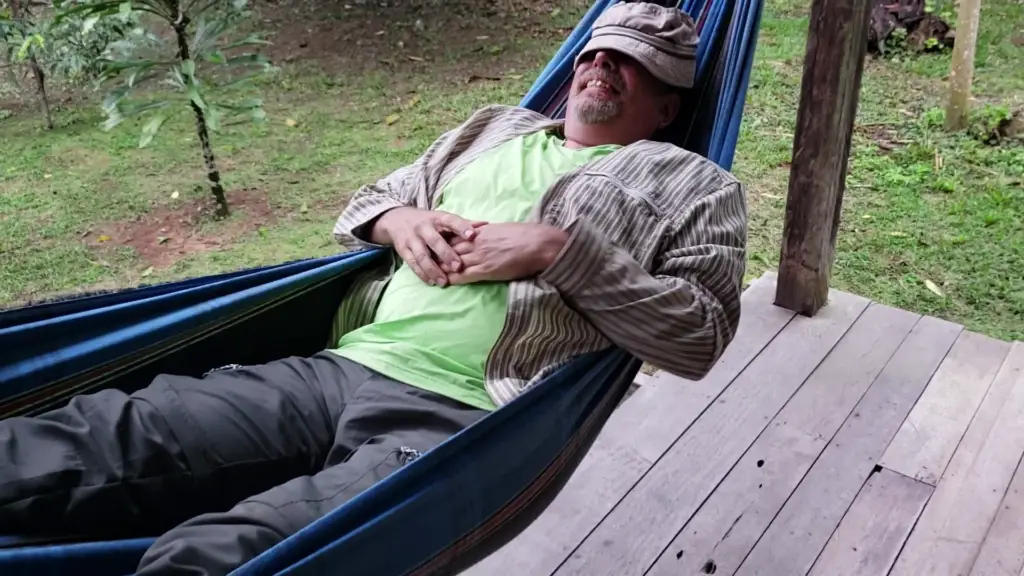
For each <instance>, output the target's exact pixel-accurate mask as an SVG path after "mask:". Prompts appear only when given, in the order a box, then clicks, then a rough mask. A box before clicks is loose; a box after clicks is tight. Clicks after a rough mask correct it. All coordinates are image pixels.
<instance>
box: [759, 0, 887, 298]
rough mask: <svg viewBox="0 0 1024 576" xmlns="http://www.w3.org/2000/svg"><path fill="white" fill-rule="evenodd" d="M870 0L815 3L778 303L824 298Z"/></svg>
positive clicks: (802, 88) (834, 0) (838, 215)
mask: <svg viewBox="0 0 1024 576" xmlns="http://www.w3.org/2000/svg"><path fill="white" fill-rule="evenodd" d="M870 9H871V0H814V3H813V4H812V6H811V18H810V30H809V32H808V36H807V49H806V56H805V57H804V71H803V80H802V83H801V87H800V105H799V108H798V109H797V114H796V133H795V136H794V139H793V160H792V167H791V168H790V173H789V195H788V198H787V200H786V218H785V224H784V227H783V235H782V257H781V260H780V263H779V282H778V291H777V293H776V297H775V303H776V304H778V305H779V306H784V307H786V308H788V309H790V310H795V311H797V312H800V313H801V314H807V315H814V314H816V313H817V311H818V310H819V309H820V308H821V306H822V305H823V304H824V303H825V297H826V296H827V295H828V279H829V274H830V272H831V267H832V261H833V260H834V258H835V247H836V233H837V231H838V230H839V218H840V213H841V211H842V204H843V188H844V186H845V182H846V168H847V162H848V160H849V157H850V142H851V138H852V135H853V122H854V118H855V116H856V114H857V98H858V95H859V93H860V84H861V76H862V73H863V70H864V53H865V50H866V48H867V43H866V42H865V41H864V38H866V37H867V27H868V14H869V11H870Z"/></svg>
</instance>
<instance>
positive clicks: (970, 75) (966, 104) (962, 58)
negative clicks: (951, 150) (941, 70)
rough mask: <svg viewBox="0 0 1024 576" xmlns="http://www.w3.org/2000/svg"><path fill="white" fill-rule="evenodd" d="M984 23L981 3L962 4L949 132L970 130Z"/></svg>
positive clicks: (974, 0) (951, 84) (951, 75)
mask: <svg viewBox="0 0 1024 576" xmlns="http://www.w3.org/2000/svg"><path fill="white" fill-rule="evenodd" d="M980 21H981V0H960V10H959V11H958V12H957V17H956V41H955V42H954V43H953V64H952V66H950V71H949V104H948V105H947V106H946V128H947V129H949V130H963V129H964V128H966V127H967V117H968V114H969V113H970V110H971V107H970V99H971V84H972V83H973V81H974V52H975V47H976V46H977V44H978V24H979V22H980Z"/></svg>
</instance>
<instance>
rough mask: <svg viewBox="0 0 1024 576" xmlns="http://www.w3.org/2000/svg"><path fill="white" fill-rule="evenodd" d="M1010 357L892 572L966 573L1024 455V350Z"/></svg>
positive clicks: (900, 575) (898, 575) (905, 575)
mask: <svg viewBox="0 0 1024 576" xmlns="http://www.w3.org/2000/svg"><path fill="white" fill-rule="evenodd" d="M989 347H990V348H992V349H993V350H1002V351H1003V352H1004V354H1003V356H1004V357H1005V359H1006V361H1005V362H1001V367H1000V365H999V364H996V368H995V370H998V371H999V373H998V375H997V376H996V377H995V380H994V381H993V382H992V385H991V387H990V388H989V390H988V393H987V394H986V395H985V401H984V402H982V404H981V407H980V408H979V409H978V412H977V414H976V415H975V417H974V419H973V420H972V421H971V425H970V427H969V428H968V429H967V432H966V433H965V434H964V436H963V441H962V442H960V445H959V447H957V449H956V452H955V453H954V455H953V459H952V460H951V461H950V463H949V467H948V468H947V469H946V471H945V473H944V474H943V475H942V478H941V479H940V480H939V484H938V486H937V488H936V489H935V494H934V495H933V496H932V498H931V500H930V501H929V502H928V506H927V507H926V508H925V510H924V513H923V514H921V520H920V521H919V522H918V523H917V527H916V528H914V533H913V534H911V536H910V539H909V540H908V541H907V545H906V547H905V548H904V550H903V553H902V554H900V559H899V561H898V562H897V563H896V566H895V567H894V568H893V571H892V576H909V575H911V574H921V575H922V576H924V575H928V576H930V575H932V574H967V573H968V572H970V570H971V566H972V565H973V564H974V559H975V558H976V557H977V555H978V551H979V550H980V549H981V543H982V541H983V540H984V539H985V534H986V533H987V532H988V528H989V526H990V525H991V524H992V520H993V519H995V516H996V512H997V511H998V510H999V503H1000V502H1001V501H1002V499H1003V495H1004V494H1006V489H1007V487H1008V486H1009V485H1010V480H1011V479H1012V478H1013V472H1014V470H1015V469H1016V468H1017V464H1018V463H1019V462H1020V459H1021V455H1022V454H1024V378H1022V377H1021V372H1022V370H1024V349H1022V348H1021V347H1019V346H1015V347H1014V354H1012V355H1010V356H1006V355H1005V352H1006V351H1007V350H1009V348H1010V345H1009V343H1007V342H999V341H996V340H992V341H990V342H989Z"/></svg>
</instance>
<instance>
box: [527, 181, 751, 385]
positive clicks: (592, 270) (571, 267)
mask: <svg viewBox="0 0 1024 576" xmlns="http://www.w3.org/2000/svg"><path fill="white" fill-rule="evenodd" d="M746 227H747V222H746V201H745V198H744V195H743V189H742V187H741V186H740V185H739V184H738V183H730V184H727V185H726V186H724V187H722V188H720V189H718V190H716V191H715V192H713V193H710V194H708V195H706V196H704V197H702V198H701V199H700V200H698V201H697V202H695V203H694V204H693V205H692V206H690V208H689V209H688V211H687V213H686V214H685V215H684V216H683V217H682V218H681V219H680V220H679V221H677V224H676V226H675V227H674V231H673V232H672V233H671V234H670V236H669V238H667V240H666V242H665V248H664V249H663V250H662V251H661V252H660V254H659V255H658V256H657V257H656V259H655V270H654V273H653V274H652V273H650V272H648V271H647V270H645V269H644V267H642V266H641V265H640V264H639V263H638V262H636V260H634V259H633V257H632V256H631V255H630V254H629V253H628V252H627V251H625V250H623V249H622V248H619V247H618V246H616V245H614V244H612V243H611V242H610V241H609V240H608V238H607V237H606V236H605V235H604V234H603V233H602V232H601V231H600V230H599V229H598V228H596V227H595V226H594V225H593V224H592V223H590V222H589V221H587V220H585V219H580V220H576V221H575V222H573V223H572V224H571V225H570V226H569V228H568V232H569V240H568V242H566V244H565V246H564V247H563V249H562V251H561V253H560V254H559V255H558V256H557V257H556V259H555V261H554V262H553V263H552V264H551V266H550V267H549V268H548V269H547V270H545V271H544V272H543V273H542V274H541V276H540V279H541V280H543V281H546V282H548V283H550V284H551V285H553V286H554V287H555V288H556V289H557V290H558V291H559V292H560V293H561V295H562V298H563V299H564V300H565V301H566V303H567V304H568V305H569V306H571V307H573V308H574V309H575V310H577V311H578V312H579V313H580V314H582V315H583V316H584V317H585V318H587V320H588V321H590V322H591V323H592V324H594V326H595V327H596V328H597V329H598V330H600V331H601V332H602V333H603V334H604V335H605V336H606V337H607V338H608V339H610V340H611V341H612V342H614V343H615V344H616V345H618V346H620V347H622V348H624V349H626V350H627V351H629V352H630V353H632V354H633V355H634V356H636V357H638V358H640V359H641V360H643V361H644V362H648V363H650V364H653V365H654V366H656V367H658V368H660V369H662V370H666V371H668V372H671V373H673V374H676V375H678V376H681V377H684V378H688V379H692V380H699V379H701V378H703V377H704V376H705V375H706V374H707V373H708V371H710V370H711V367H712V366H714V364H715V362H716V361H717V360H718V358H719V357H720V356H721V355H722V352H723V351H724V350H725V348H726V346H727V345H728V344H729V343H730V342H731V341H732V339H733V337H734V336H735V334H736V329H737V326H738V325H739V318H740V296H741V295H742V286H743V274H744V270H745V267H746V236H747V234H746Z"/></svg>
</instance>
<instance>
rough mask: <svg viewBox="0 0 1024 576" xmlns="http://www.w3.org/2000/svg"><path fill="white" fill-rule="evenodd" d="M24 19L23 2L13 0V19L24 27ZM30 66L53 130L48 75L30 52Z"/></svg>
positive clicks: (40, 99)
mask: <svg viewBox="0 0 1024 576" xmlns="http://www.w3.org/2000/svg"><path fill="white" fill-rule="evenodd" d="M24 17H25V15H24V14H23V13H22V10H21V0H11V19H12V20H15V21H16V22H20V23H22V25H24ZM28 65H29V68H30V69H31V70H32V75H33V76H34V77H35V80H36V91H37V92H38V94H39V101H40V103H41V104H42V107H43V114H44V115H45V116H46V128H47V129H48V130H53V118H52V117H51V116H50V101H49V100H47V98H46V74H45V73H44V72H43V69H42V67H40V66H39V61H38V60H36V55H35V54H34V53H32V52H29V56H28Z"/></svg>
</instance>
